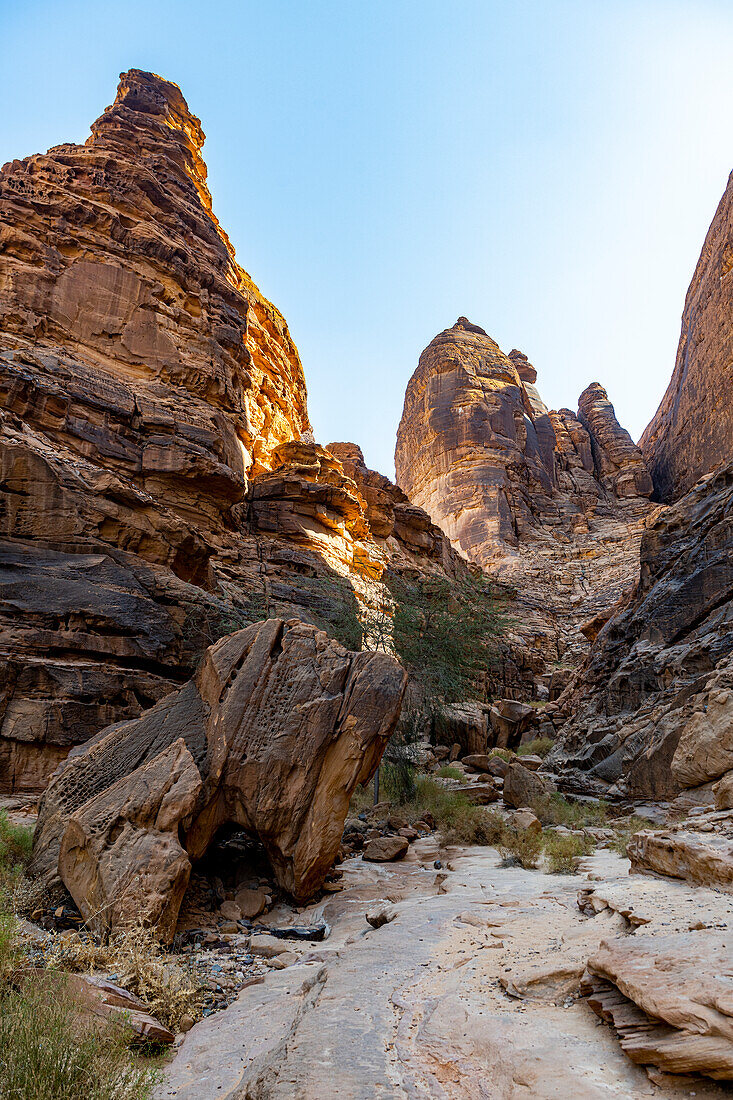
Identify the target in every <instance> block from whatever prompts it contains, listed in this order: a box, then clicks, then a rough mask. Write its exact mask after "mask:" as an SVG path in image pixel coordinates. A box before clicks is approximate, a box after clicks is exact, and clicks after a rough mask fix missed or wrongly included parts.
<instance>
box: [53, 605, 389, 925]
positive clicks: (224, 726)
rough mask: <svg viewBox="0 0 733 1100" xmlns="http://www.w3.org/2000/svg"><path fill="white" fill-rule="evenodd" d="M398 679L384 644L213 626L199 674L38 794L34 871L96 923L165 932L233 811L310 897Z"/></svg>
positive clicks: (280, 627) (304, 631)
mask: <svg viewBox="0 0 733 1100" xmlns="http://www.w3.org/2000/svg"><path fill="white" fill-rule="evenodd" d="M405 685H406V675H405V673H404V671H403V670H402V668H401V667H400V665H399V664H398V663H397V661H396V660H395V659H394V658H393V657H390V656H388V655H387V654H383V653H350V652H348V651H347V650H345V649H344V648H343V647H342V646H340V645H339V644H338V643H337V642H334V641H332V640H330V639H329V638H328V637H327V636H326V635H325V634H324V633H323V632H321V631H317V630H316V629H315V628H314V627H312V626H308V625H307V624H305V623H302V622H300V621H299V620H291V621H290V622H288V623H287V624H285V623H283V622H282V620H279V619H270V620H268V621H266V622H264V623H258V624H256V625H254V626H252V627H249V628H248V629H246V630H243V631H240V632H238V633H235V634H232V635H230V636H228V637H226V638H224V639H222V640H221V641H220V642H218V643H217V644H216V645H214V646H212V647H211V648H210V649H208V650H207V652H206V654H205V657H204V660H203V662H202V664H201V667H200V669H199V671H198V673H197V675H196V677H195V679H194V680H192V681H190V682H189V683H187V684H186V685H184V686H183V687H182V688H181V689H180V690H179V691H177V692H174V693H172V694H170V695H168V696H167V697H166V698H165V699H164V700H162V701H161V702H160V703H158V705H157V706H155V707H153V709H152V710H149V711H147V712H146V713H145V714H143V715H142V716H141V717H140V718H139V719H137V720H135V721H132V722H128V723H125V724H123V725H115V726H112V727H111V728H110V729H108V730H106V731H103V732H102V733H100V734H99V735H98V736H97V737H96V738H95V739H94V740H93V741H92V742H91V743H90V744H89V745H87V746H85V747H84V748H83V749H78V750H75V751H74V752H73V753H72V754H71V755H70V756H69V758H68V759H67V760H66V761H65V763H64V764H63V765H62V766H61V768H60V769H59V770H58V772H57V773H56V775H55V776H54V778H53V780H52V782H51V784H50V785H49V787H48V789H47V790H46V792H45V793H44V796H43V799H42V801H41V808H40V813H39V818H38V825H37V828H36V833H35V838H34V850H33V867H34V870H35V872H36V873H38V874H39V875H41V876H42V878H43V880H44V881H45V882H46V884H47V885H48V886H52V885H53V884H54V882H55V881H57V879H56V875H57V873H58V875H60V877H61V879H62V881H63V883H64V885H65V886H66V887H67V889H68V890H69V892H70V893H71V895H72V897H73V898H74V900H75V902H76V904H77V905H78V906H79V909H80V912H81V913H82V915H83V916H84V917H85V919H87V920H89V921H90V922H91V924H92V926H94V927H95V928H96V929H97V931H105V930H109V929H110V928H114V927H115V926H118V925H122V924H125V923H130V922H135V921H138V920H143V921H144V922H145V923H146V924H149V925H153V926H155V927H156V928H157V929H158V932H159V934H160V936H161V937H162V938H163V939H165V940H167V941H170V940H171V939H172V937H173V934H174V932H175V926H176V919H177V916H178V910H179V907H180V904H181V901H182V898H183V894H184V892H185V889H186V886H187V884H188V878H189V875H190V872H191V862H192V861H195V860H197V859H200V858H201V857H202V856H203V855H204V853H205V852H206V849H207V848H208V846H209V844H210V842H211V841H212V839H213V838H214V836H215V834H216V832H217V830H218V829H219V828H220V827H221V826H222V825H227V824H236V825H239V826H241V827H242V828H244V829H246V830H247V831H248V832H250V833H251V834H252V835H254V836H256V837H258V838H259V839H260V840H261V842H262V844H263V845H264V847H265V850H266V852H267V854H268V857H269V859H270V863H271V866H272V869H273V873H274V875H275V878H276V880H277V882H278V883H279V884H280V885H281V886H282V887H283V889H285V890H287V891H288V892H289V893H290V894H291V895H292V896H293V897H295V898H296V899H298V900H301V901H302V900H305V899H307V898H308V897H310V896H311V895H312V894H313V893H314V892H315V891H316V890H317V889H318V888H319V886H320V885H321V884H322V883H323V880H324V878H325V875H326V873H327V872H328V870H329V869H330V868H331V866H332V865H333V861H334V859H335V857H336V854H337V852H338V848H339V844H340V842H341V836H342V832H343V826H344V820H345V818H346V813H347V810H348V806H349V798H350V796H351V794H352V792H353V790H354V788H355V787H356V785H357V784H358V783H364V782H366V781H367V780H368V779H369V778H370V776H371V775H372V774H373V773H374V770H375V769H376V767H377V765H378V763H379V760H380V758H381V756H382V753H383V751H384V747H385V745H386V743H387V740H388V739H389V737H390V735H391V733H392V731H393V730H394V727H395V724H396V722H397V718H398V716H399V711H400V705H401V702H402V696H403V694H404V690H405Z"/></svg>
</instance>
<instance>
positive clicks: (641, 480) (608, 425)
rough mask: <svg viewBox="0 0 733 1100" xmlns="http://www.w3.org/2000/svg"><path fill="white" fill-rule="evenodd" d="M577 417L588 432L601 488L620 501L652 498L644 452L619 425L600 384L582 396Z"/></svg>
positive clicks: (585, 391) (584, 392)
mask: <svg viewBox="0 0 733 1100" xmlns="http://www.w3.org/2000/svg"><path fill="white" fill-rule="evenodd" d="M578 418H579V420H580V423H581V424H582V425H583V427H584V428H585V429H586V431H587V432H588V436H589V439H590V445H591V451H592V454H593V464H594V468H595V471H596V476H597V477H598V480H599V481H600V482H601V485H603V487H604V488H605V489H608V490H609V491H610V492H612V493H613V494H614V496H617V497H619V498H624V497H649V496H651V494H652V492H653V488H654V487H653V485H652V479H651V477H650V475H649V471H648V469H647V467H646V463H645V462H644V459H643V457H642V454H641V451H640V450H639V448H638V447H637V446H636V444H635V443H634V441H633V439H632V438H631V436H630V435H629V433H628V432H627V431H626V429H625V428H622V427H621V425H620V424H619V422H618V420H617V419H616V413H615V411H614V408H613V405H612V404H611V402H610V401H609V400H608V394H607V393H606V391H605V390H604V388H603V386H601V385H599V384H598V382H593V383H592V384H591V385H590V386H588V388H587V389H585V390H583V392H582V393H581V395H580V398H579V399H578Z"/></svg>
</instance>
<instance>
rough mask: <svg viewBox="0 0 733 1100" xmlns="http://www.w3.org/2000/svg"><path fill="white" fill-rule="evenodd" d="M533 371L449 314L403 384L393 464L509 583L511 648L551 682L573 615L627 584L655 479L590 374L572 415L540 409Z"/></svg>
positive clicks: (467, 549)
mask: <svg viewBox="0 0 733 1100" xmlns="http://www.w3.org/2000/svg"><path fill="white" fill-rule="evenodd" d="M536 377H537V374H536V371H535V369H534V368H533V367H532V366H531V364H530V363H529V362H528V360H527V359H526V356H524V355H522V354H521V353H520V352H517V351H516V350H515V351H512V352H511V354H510V355H509V356H507V355H505V354H504V353H503V352H502V351H501V349H500V348H499V347H498V345H497V344H496V343H495V342H494V341H493V340H492V339H491V338H490V337H489V336H488V335H487V334H486V332H485V331H484V330H483V329H481V328H479V327H478V326H477V325H474V324H471V322H469V321H467V320H466V318H465V317H461V318H459V319H458V321H457V322H456V324H455V325H454V326H453V327H452V328H450V329H446V330H445V331H444V332H442V333H440V334H439V335H438V336H436V338H435V339H434V340H433V341H432V342H431V343H430V344H429V345H428V347H427V348H426V349H425V351H424V352H423V353H422V355H421V357H420V362H419V364H418V368H417V370H416V371H415V373H414V374H413V376H412V378H411V379H410V382H409V383H408V386H407V392H406V394H405V406H404V411H403V415H402V420H401V422H400V426H399V429H398V433H397V448H396V452H395V464H396V469H397V481H398V483H399V485H400V487H401V488H402V489H403V490H404V491H405V492H406V493H407V495H408V496H409V498H410V499H411V500H412V501H413V503H415V504H417V505H419V506H421V507H423V508H425V510H426V511H427V512H428V513H429V515H430V516H431V518H432V519H433V520H434V521H435V522H436V523H437V524H439V525H440V527H441V528H442V529H443V530H444V531H445V532H446V534H447V535H448V536H449V538H450V539H451V540H452V542H453V544H454V546H456V547H457V548H459V549H460V550H461V551H462V552H463V553H464V554H465V555H466V556H467V557H468V558H469V559H470V560H471V561H474V562H476V563H477V564H479V565H481V566H482V567H484V568H485V569H486V570H488V572H489V573H490V574H492V575H494V576H496V577H497V578H499V579H500V580H501V581H502V582H505V583H510V584H513V585H515V586H516V589H517V598H518V604H519V606H518V609H517V615H516V619H517V625H516V627H515V632H516V635H517V637H516V642H515V649H516V651H517V652H522V654H523V658H522V659H523V661H524V663H525V664H526V665H527V667H529V668H530V669H532V671H533V672H534V673H535V674H536V675H538V676H540V677H544V679H545V681H546V686H547V684H548V683H549V680H550V675H551V672H552V669H553V666H554V667H557V666H558V665H562V664H563V662H564V661H565V662H566V663H569V664H572V661H573V660H575V659H577V654H578V653H582V652H583V651H584V650H585V649H586V648H587V643H586V640H585V638H584V637H583V636H582V635H581V633H580V631H579V627H580V625H581V624H582V623H583V622H584V621H586V620H591V619H593V618H594V617H596V616H598V615H602V614H605V613H606V612H607V609H608V608H609V607H610V606H612V605H613V603H614V602H615V601H616V600H618V599H619V598H620V597H621V596H622V595H623V594H624V592H626V591H627V590H628V589H629V588H630V587H631V585H632V584H633V583H634V581H635V579H636V574H637V548H638V541H639V538H640V534H641V528H642V523H643V518H644V516H645V515H646V514H647V512H648V511H649V503H648V499H647V498H648V496H649V495H650V493H651V491H652V484H651V479H650V477H649V474H648V471H647V469H646V466H645V463H644V460H643V458H642V456H641V453H640V451H639V449H638V448H637V447H636V446H635V444H634V443H633V441H632V440H631V438H630V436H629V435H628V433H627V432H625V431H624V430H623V429H622V428H621V427H620V425H619V424H618V422H617V420H616V416H615V413H614V410H613V406H612V405H611V403H610V402H609V401H608V397H607V395H606V392H605V390H604V389H603V388H602V387H601V386H600V385H598V383H594V384H593V385H591V386H589V387H588V389H587V390H586V391H585V392H584V393H583V394H582V395H581V400H580V409H579V412H578V414H577V415H576V414H574V413H572V412H571V411H570V410H568V409H561V410H560V411H559V412H553V411H550V410H548V409H547V407H546V406H545V404H544V403H543V401H542V399H541V397H540V395H539V392H538V390H537V388H536V387H535V384H534V383H535V380H536Z"/></svg>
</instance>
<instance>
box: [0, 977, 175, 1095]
mask: <svg viewBox="0 0 733 1100" xmlns="http://www.w3.org/2000/svg"><path fill="white" fill-rule="evenodd" d="M127 1043H128V1035H127V1034H126V1033H125V1030H124V1029H123V1028H121V1027H119V1026H115V1025H113V1024H110V1023H107V1024H105V1023H103V1022H102V1021H97V1020H95V1021H94V1022H93V1023H92V1022H90V1018H89V1016H88V1015H85V1014H84V1013H83V1012H82V1010H81V1009H80V1007H79V1006H78V1005H77V1004H75V1003H74V1002H73V1001H72V1000H71V999H70V998H68V997H67V996H65V995H64V993H63V992H60V991H59V989H58V988H55V989H54V990H53V992H49V991H48V990H44V989H43V988H42V987H41V986H40V985H36V984H34V983H31V982H25V983H24V984H23V986H22V988H21V989H13V988H11V987H10V986H9V985H7V984H6V985H4V986H2V987H1V988H0V1100H80V1098H81V1097H83V1098H84V1100H147V1098H148V1097H150V1096H151V1094H152V1090H153V1088H154V1087H155V1085H156V1084H157V1083H158V1081H159V1080H160V1073H159V1071H158V1070H157V1069H156V1068H155V1067H154V1065H152V1064H151V1063H149V1062H145V1061H142V1060H140V1059H139V1058H135V1057H134V1056H133V1055H131V1054H130V1053H129V1051H128V1050H127Z"/></svg>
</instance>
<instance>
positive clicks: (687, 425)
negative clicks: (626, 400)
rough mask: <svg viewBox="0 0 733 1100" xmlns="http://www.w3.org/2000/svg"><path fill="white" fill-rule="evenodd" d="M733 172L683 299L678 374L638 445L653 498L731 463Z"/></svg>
mask: <svg viewBox="0 0 733 1100" xmlns="http://www.w3.org/2000/svg"><path fill="white" fill-rule="evenodd" d="M731 267H733V174H732V175H731V177H730V178H729V180H728V186H727V188H726V191H725V194H724V195H723V197H722V199H721V200H720V204H719V206H718V209H717V211H716V213H715V217H714V218H713V222H712V225H711V226H710V229H709V230H708V234H707V237H706V238H705V243H704V245H703V248H702V252H701V254H700V259H699V260H698V263H697V267H696V269H695V274H694V275H693V278H692V282H691V284H690V288H689V290H688V291H687V297H686V299H685V308H684V312H683V314H682V332H681V335H680V342H679V346H678V349H677V359H676V362H675V367H674V373H673V375H672V379H671V381H670V383H669V387H668V388H667V392H666V394H665V395H664V397H663V399H662V403H661V405H660V406H659V408H658V409H657V412H656V414H655V415H654V417H653V419H652V421H651V423H650V424H649V426H648V427H647V429H646V431H645V432H644V435H643V436H642V438H641V441H640V445H641V448H642V451H643V453H644V457H645V459H646V461H647V464H648V466H649V469H650V471H651V474H652V477H653V479H654V488H655V491H656V498H657V499H658V500H662V501H671V500H675V499H677V498H678V497H679V496H681V495H682V494H684V493H686V492H687V491H688V490H689V489H691V488H692V486H693V485H694V484H695V482H696V481H697V480H698V479H699V478H700V477H702V476H703V475H704V474H708V473H710V472H711V471H712V470H715V469H717V468H718V467H720V466H722V465H725V464H727V463H728V462H730V454H731V441H732V440H733V282H732V281H731Z"/></svg>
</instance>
